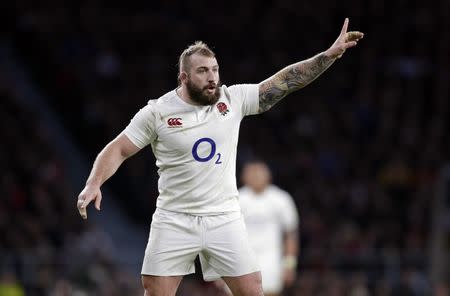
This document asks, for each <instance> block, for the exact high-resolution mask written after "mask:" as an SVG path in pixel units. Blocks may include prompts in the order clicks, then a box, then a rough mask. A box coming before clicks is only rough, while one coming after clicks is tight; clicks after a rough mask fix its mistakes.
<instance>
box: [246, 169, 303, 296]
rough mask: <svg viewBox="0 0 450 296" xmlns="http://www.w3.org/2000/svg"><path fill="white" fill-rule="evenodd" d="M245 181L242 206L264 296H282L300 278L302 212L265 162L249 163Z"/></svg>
mask: <svg viewBox="0 0 450 296" xmlns="http://www.w3.org/2000/svg"><path fill="white" fill-rule="evenodd" d="M242 181H243V184H244V186H243V187H242V188H240V189H239V203H240V205H241V210H242V213H243V215H244V220H245V224H246V227H247V233H248V238H249V242H250V247H251V248H252V250H253V251H254V252H255V255H256V258H257V260H258V264H259V265H260V268H261V275H262V286H263V291H264V295H266V296H278V295H280V294H281V292H282V290H283V288H287V287H290V286H291V285H292V284H293V283H294V281H295V279H296V267H297V257H298V251H299V239H298V233H299V229H298V224H299V218H298V211H297V208H296V205H295V203H294V201H293V199H292V197H291V195H290V194H289V193H288V192H286V191H284V190H282V189H280V188H279V187H277V186H276V185H274V184H272V175H271V172H270V170H269V168H268V166H267V165H266V164H265V163H263V162H250V163H248V164H246V165H245V166H244V168H243V171H242Z"/></svg>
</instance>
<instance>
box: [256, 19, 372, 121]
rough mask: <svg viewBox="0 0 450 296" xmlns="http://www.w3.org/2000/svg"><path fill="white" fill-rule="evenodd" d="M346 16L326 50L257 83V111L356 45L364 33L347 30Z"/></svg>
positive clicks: (323, 68)
mask: <svg viewBox="0 0 450 296" xmlns="http://www.w3.org/2000/svg"><path fill="white" fill-rule="evenodd" d="M347 27H348V18H346V19H345V22H344V25H343V27H342V30H341V34H340V35H339V37H338V38H337V39H336V41H335V42H334V43H333V45H332V46H331V47H330V48H329V49H327V50H326V51H324V52H322V53H319V54H318V55H316V56H314V57H312V58H310V59H307V60H304V61H301V62H298V63H295V64H292V65H289V66H287V67H286V68H284V69H282V70H281V71H279V72H278V73H276V74H275V75H273V76H272V77H270V78H268V79H266V80H264V81H263V82H261V83H260V84H259V113H262V112H265V111H267V110H269V109H270V108H271V107H272V106H273V105H275V104H276V103H277V102H278V101H280V100H281V99H282V98H284V97H285V96H287V95H288V94H290V93H291V92H294V91H296V90H299V89H301V88H303V87H305V86H306V85H308V84H309V83H311V82H312V81H314V80H315V79H316V78H317V77H319V76H320V74H322V73H323V72H324V71H325V70H326V69H328V67H330V66H331V65H332V64H333V62H334V61H335V60H336V59H338V58H340V57H341V56H342V55H343V54H344V52H345V50H346V49H347V48H350V47H353V46H356V44H357V42H358V41H359V40H360V39H361V38H363V36H364V34H363V33H361V32H358V31H353V32H347Z"/></svg>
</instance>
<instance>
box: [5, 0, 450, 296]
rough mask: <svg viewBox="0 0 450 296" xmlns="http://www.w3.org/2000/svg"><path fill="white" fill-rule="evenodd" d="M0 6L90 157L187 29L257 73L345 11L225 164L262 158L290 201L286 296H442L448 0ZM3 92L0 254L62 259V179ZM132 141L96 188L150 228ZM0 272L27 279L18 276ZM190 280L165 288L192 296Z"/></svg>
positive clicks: (45, 272) (138, 103) (306, 45)
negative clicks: (308, 77)
mask: <svg viewBox="0 0 450 296" xmlns="http://www.w3.org/2000/svg"><path fill="white" fill-rule="evenodd" d="M12 5H13V7H11V8H13V9H14V13H12V14H11V15H9V20H10V21H11V23H12V24H13V25H12V26H11V28H10V30H9V31H8V32H9V35H8V36H7V38H9V39H11V41H12V42H13V45H14V48H15V51H16V53H17V55H18V56H19V57H20V59H21V60H22V61H23V62H24V63H25V65H27V68H28V69H29V71H30V74H31V75H33V77H34V79H35V81H36V82H37V85H38V86H39V88H40V89H41V91H42V92H43V93H45V94H46V95H47V97H48V99H49V103H50V104H51V105H52V107H53V108H54V109H55V110H56V111H57V112H58V113H59V115H60V116H61V121H62V123H63V124H64V125H65V126H66V127H67V129H68V130H69V131H70V132H71V134H72V135H73V137H74V138H75V139H76V140H77V144H78V145H79V147H80V148H81V149H83V150H84V153H85V154H86V155H87V156H88V157H89V159H91V160H93V159H94V157H95V155H96V154H97V153H98V152H99V151H100V149H101V148H102V147H103V146H104V145H105V144H106V143H107V142H108V141H110V140H111V139H112V138H113V137H115V136H116V135H117V134H118V133H119V132H120V131H121V130H122V129H123V128H124V127H125V126H126V124H127V123H128V122H129V120H130V119H131V117H132V116H133V115H134V114H135V112H137V110H139V108H141V107H142V106H144V105H145V104H146V102H147V101H148V100H149V99H156V98H158V97H159V96H160V95H162V94H164V93H165V92H167V91H170V90H172V89H173V88H175V87H176V83H177V80H176V76H177V65H176V62H177V57H178V55H179V54H180V53H181V51H182V50H183V49H184V48H185V47H186V46H187V45H188V44H191V43H193V42H194V41H195V40H203V41H205V42H206V43H208V44H209V45H210V46H211V47H212V48H213V49H214V50H215V51H216V54H217V57H218V61H219V64H220V66H221V79H222V82H223V83H224V84H226V85H231V84H235V83H258V82H260V81H262V80H263V79H265V78H267V77H268V76H270V75H272V74H273V73H275V72H276V71H278V70H279V69H281V68H282V67H284V66H286V65H288V64H291V63H293V62H296V61H299V60H302V59H305V58H308V57H310V56H312V55H314V54H316V53H318V52H320V51H322V50H325V49H326V48H327V47H328V46H329V45H331V43H332V42H333V41H334V39H335V38H336V37H337V35H338V34H339V31H340V28H341V25H342V23H343V20H344V17H347V16H348V17H350V30H354V29H355V30H360V31H362V32H364V33H365V34H366V36H365V38H364V39H363V40H362V41H361V42H360V44H359V45H358V47H357V48H355V49H351V50H349V51H348V52H347V53H346V54H345V55H344V57H343V58H342V59H341V60H338V61H337V62H336V63H335V64H334V65H333V66H332V67H331V68H330V69H329V71H328V72H327V73H325V74H324V75H323V77H320V78H319V79H318V80H317V81H315V82H314V83H313V84H312V85H310V86H308V87H307V88H305V89H304V90H301V91H299V92H296V93H294V94H291V95H289V97H287V98H286V99H285V100H283V101H282V102H280V103H279V104H278V105H277V106H275V107H274V108H273V109H271V110H270V111H269V112H267V113H265V114H263V115H259V116H254V117H249V118H246V119H245V120H244V121H243V123H242V127H241V135H240V142H239V148H238V171H239V169H240V168H241V167H242V164H243V163H244V162H245V161H246V160H249V159H253V158H261V159H263V160H265V161H267V162H268V163H269V165H270V166H271V168H272V170H273V172H274V183H276V184H277V185H279V186H280V187H282V188H284V189H286V190H287V191H289V192H290V193H291V194H292V195H293V197H294V198H295V200H296V203H297V205H298V207H299V209H300V217H301V255H300V258H299V262H300V265H299V278H298V281H297V282H296V284H295V287H293V288H292V289H291V291H290V293H291V295H302V296H308V295H336V296H338V295H355V296H356V295H361V296H364V295H379V296H384V295H386V296H391V295H438V296H441V295H448V293H449V292H448V289H449V288H448V281H447V283H445V279H442V283H441V282H438V283H433V282H431V281H430V279H429V274H428V271H429V269H430V266H429V247H430V229H431V225H430V220H431V216H432V214H433V213H432V212H431V210H432V209H431V203H432V200H433V198H434V196H435V190H434V189H435V182H436V179H437V176H438V174H439V170H440V169H441V168H442V167H443V165H444V164H446V163H448V161H449V151H450V146H449V138H448V137H445V132H446V131H447V130H449V128H450V121H449V119H448V118H449V115H450V114H449V110H450V109H449V103H448V101H449V99H450V93H449V87H448V81H449V78H450V75H449V74H450V73H449V69H448V67H445V65H449V64H450V61H449V55H448V53H449V52H450V35H449V34H447V33H446V31H445V29H446V28H448V27H450V21H449V20H450V15H449V14H450V3H449V2H448V1H445V0H440V1H434V2H433V4H431V2H430V3H428V2H425V1H421V2H415V1H412V2H411V1H403V0H393V1H390V3H389V5H388V4H387V3H385V1H379V0H370V1H356V0H355V1H347V2H346V3H345V4H343V5H341V4H340V3H338V2H335V1H332V2H329V3H326V5H325V4H324V3H321V1H303V2H299V1H294V0H283V1H242V3H240V2H239V1H227V2H220V1H219V2H216V3H214V4H211V3H210V2H207V1H200V0H196V1H133V2H132V3H126V4H124V3H121V4H120V5H117V6H115V4H113V3H110V2H104V1H99V0H92V1H80V2H76V1H75V2H73V1H55V0H44V1H39V2H35V3H30V2H29V1H24V0H19V1H16V2H15V3H14V4H12ZM9 96H11V94H8V92H7V89H6V88H5V87H3V88H2V98H1V104H2V107H1V109H0V112H1V113H2V116H0V117H1V119H0V120H2V124H1V129H0V131H1V133H2V137H6V138H7V139H8V140H7V142H8V143H10V144H9V145H8V146H5V145H1V148H0V149H1V152H2V153H1V155H0V157H1V166H2V171H3V172H4V173H2V176H1V178H2V179H1V187H0V189H1V190H2V193H3V195H5V196H7V198H6V200H3V199H2V200H1V201H0V202H1V203H0V212H1V214H0V229H1V231H5V233H6V234H7V235H6V236H5V237H6V239H5V240H2V241H1V243H0V248H3V249H5V248H6V253H5V254H8V256H9V257H8V256H7V257H5V258H12V259H15V258H18V257H15V254H10V253H14V252H22V250H23V252H24V254H22V255H21V256H22V257H21V258H25V260H44V261H52V260H56V259H55V258H53V257H55V256H58V254H59V253H58V252H55V250H60V252H64V253H65V252H68V251H67V250H66V248H68V247H70V246H72V245H71V243H70V242H71V240H72V236H76V235H82V233H85V232H86V231H88V230H86V229H84V227H86V226H81V225H80V222H79V221H78V220H77V218H76V217H74V215H75V212H74V208H73V204H72V200H71V199H68V198H67V196H74V194H73V190H75V191H76V190H78V189H76V188H75V189H73V188H70V185H69V184H67V182H65V181H64V180H65V170H67V169H68V168H66V167H64V165H62V163H63V160H62V158H64V155H63V154H62V152H59V151H54V150H52V147H53V145H52V144H51V142H50V141H48V140H46V139H45V134H46V133H45V127H43V126H40V125H39V120H38V118H37V117H36V116H37V115H36V114H33V113H32V112H31V111H30V110H26V109H23V108H22V107H21V106H18V105H17V104H15V103H14V100H10V99H8V97H9ZM4 97H5V98H6V99H4ZM13 114H17V115H13ZM6 124H7V125H6ZM10 126H14V127H16V128H15V129H13V130H11V129H9V127H10ZM9 139H10V140H9ZM144 151H145V152H141V153H140V154H138V155H136V156H134V157H133V158H132V159H130V160H129V161H127V162H126V163H125V164H124V166H123V168H121V170H120V171H119V173H118V176H116V177H114V179H113V180H111V182H110V183H111V186H112V188H113V189H114V191H115V192H116V195H117V196H118V197H120V199H121V200H123V201H124V202H123V208H124V210H125V211H126V212H127V213H128V214H129V215H130V217H131V218H132V219H135V221H136V222H137V223H138V225H141V226H140V227H148V224H149V222H150V217H151V213H152V212H153V210H154V206H155V205H154V204H155V199H156V197H157V173H156V169H155V166H154V158H153V156H152V154H151V150H150V149H147V148H146V149H144ZM3 168H5V169H3ZM11 209H12V211H11ZM12 213H17V214H14V215H12ZM36 221H39V223H36ZM55 228H56V229H55ZM97 231H99V230H97ZM22 233H23V235H20V234H22ZM27 246H33V248H31V249H29V248H27ZM30 250H31V253H29V252H30ZM72 251H73V250H72ZM28 253H29V254H28ZM36 254H40V255H38V256H36ZM2 257H3V256H2ZM30 257H31V258H32V259H31V258H30ZM106 257H108V256H106ZM41 258H43V259H41ZM12 259H11V260H12ZM65 260H67V258H66V259H65ZM108 260H110V259H106V258H105V259H104V260H100V261H101V262H100V263H98V264H99V265H100V266H103V265H104V264H107V262H109V261H108ZM12 261H14V260H12ZM16 261H17V260H16ZM27 262H28V261H27ZM58 262H60V261H58ZM24 264H26V262H25V263H24V262H22V263H20V262H12V263H8V265H7V266H13V267H14V268H16V269H17V268H22V269H23V268H24ZM38 266H39V265H38ZM25 270H26V268H25ZM104 270H106V269H104ZM108 270H114V268H112V269H108ZM6 271H7V272H6V273H3V274H6V275H8V276H11V274H13V275H14V274H16V275H17V274H20V275H21V277H22V278H21V280H26V272H25V271H21V272H19V273H14V272H15V271H17V270H11V269H7V270H6ZM8 271H9V273H8ZM57 271H61V268H60V267H59V266H55V265H51V264H50V265H45V264H44V265H42V267H39V270H37V271H36V272H37V274H39V275H40V276H39V277H34V278H33V282H32V283H30V282H26V281H25V282H26V283H27V284H31V285H35V286H36V287H40V286H41V285H44V284H45V281H46V280H48V278H49V274H50V273H55V272H56V273H55V274H56V275H58V276H63V277H62V278H63V279H64V278H65V273H67V272H69V271H68V270H65V271H64V272H57ZM11 272H12V273H11ZM114 272H119V273H120V271H118V270H115V271H113V273H114ZM194 282H195V281H194ZM325 283H326V284H325ZM197 286H198V287H200V288H193V287H197ZM197 286H196V284H192V287H191V286H190V285H186V287H188V288H184V289H181V290H180V293H187V294H186V295H202V292H201V291H202V289H204V286H202V285H201V284H198V285H197ZM189 287H190V288H189ZM186 289H187V290H186ZM189 289H190V290H189ZM197 290H198V292H195V293H197V294H195V293H194V292H193V291H197ZM186 291H190V292H186ZM446 293H447V294H446ZM58 295H59V294H58ZM180 295H181V294H180Z"/></svg>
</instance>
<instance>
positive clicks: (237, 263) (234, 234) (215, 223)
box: [200, 212, 259, 281]
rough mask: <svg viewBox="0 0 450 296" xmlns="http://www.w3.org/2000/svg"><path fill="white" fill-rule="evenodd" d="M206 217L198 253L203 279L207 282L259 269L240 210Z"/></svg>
mask: <svg viewBox="0 0 450 296" xmlns="http://www.w3.org/2000/svg"><path fill="white" fill-rule="evenodd" d="M206 218H207V219H206V223H205V225H206V229H205V248H204V249H203V250H202V252H201V253H200V262H201V265H202V271H203V278H204V279H205V280H206V281H211V280H216V279H218V278H220V277H223V276H229V277H236V276H241V275H245V274H250V273H253V272H256V271H259V265H258V263H257V260H256V258H255V255H254V252H253V251H252V249H251V247H250V244H249V243H248V236H247V231H246V229H245V223H244V219H243V218H242V215H241V213H240V212H234V213H230V214H224V215H221V216H213V217H206Z"/></svg>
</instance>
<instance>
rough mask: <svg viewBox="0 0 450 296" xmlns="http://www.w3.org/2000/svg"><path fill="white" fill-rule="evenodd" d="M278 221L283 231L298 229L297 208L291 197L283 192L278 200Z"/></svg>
mask: <svg viewBox="0 0 450 296" xmlns="http://www.w3.org/2000/svg"><path fill="white" fill-rule="evenodd" d="M279 206H280V219H281V224H282V225H283V229H284V231H293V230H295V229H296V228H297V227H298V224H299V217H298V212H297V207H296V205H295V203H294V200H293V199H292V197H291V196H290V195H289V194H288V193H287V192H283V193H282V195H281V196H280V199H279Z"/></svg>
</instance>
